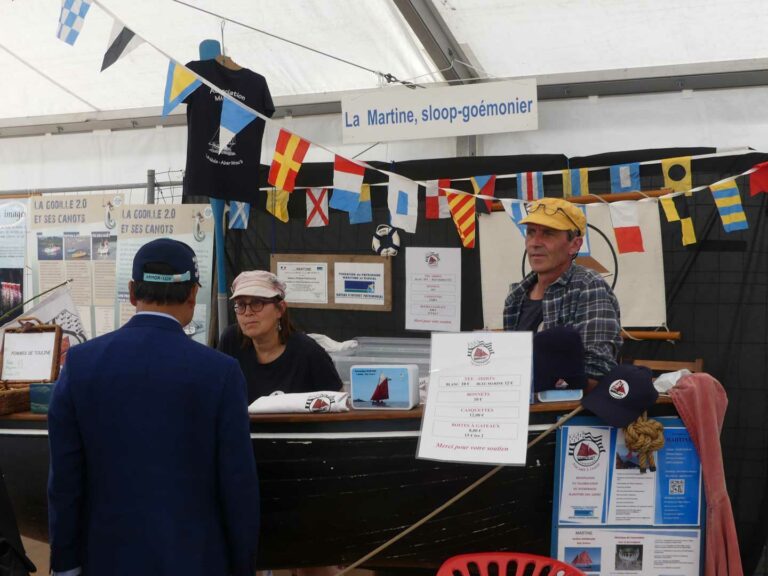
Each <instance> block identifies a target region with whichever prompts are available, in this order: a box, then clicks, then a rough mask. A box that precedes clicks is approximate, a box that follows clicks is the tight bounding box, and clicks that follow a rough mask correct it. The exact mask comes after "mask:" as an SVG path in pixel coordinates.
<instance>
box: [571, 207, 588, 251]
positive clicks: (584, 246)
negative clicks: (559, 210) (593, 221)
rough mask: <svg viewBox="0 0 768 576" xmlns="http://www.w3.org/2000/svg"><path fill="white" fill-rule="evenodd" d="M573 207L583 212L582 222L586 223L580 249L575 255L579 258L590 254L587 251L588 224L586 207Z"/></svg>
mask: <svg viewBox="0 0 768 576" xmlns="http://www.w3.org/2000/svg"><path fill="white" fill-rule="evenodd" d="M574 206H576V208H578V209H579V210H581V211H582V212H584V222H586V226H584V242H582V243H581V248H579V253H578V254H577V257H579V258H581V257H585V256H589V255H590V254H591V252H590V249H589V222H588V221H587V207H586V205H584V204H574Z"/></svg>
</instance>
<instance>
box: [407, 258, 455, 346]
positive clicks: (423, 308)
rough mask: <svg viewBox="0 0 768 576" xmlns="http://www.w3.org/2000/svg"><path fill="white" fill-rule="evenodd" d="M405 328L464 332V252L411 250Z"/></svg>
mask: <svg viewBox="0 0 768 576" xmlns="http://www.w3.org/2000/svg"><path fill="white" fill-rule="evenodd" d="M405 281H406V285H405V329H406V330H430V331H433V332H458V331H460V330H461V249H460V248H411V247H409V248H407V249H406V251H405Z"/></svg>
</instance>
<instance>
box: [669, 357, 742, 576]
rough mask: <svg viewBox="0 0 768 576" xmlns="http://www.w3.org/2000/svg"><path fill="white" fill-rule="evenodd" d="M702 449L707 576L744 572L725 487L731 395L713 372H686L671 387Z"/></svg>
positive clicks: (700, 452)
mask: <svg viewBox="0 0 768 576" xmlns="http://www.w3.org/2000/svg"><path fill="white" fill-rule="evenodd" d="M669 395H670V396H671V397H672V401H673V402H674V404H675V408H677V411H678V413H679V414H680V417H681V418H682V419H683V422H684V423H685V426H686V428H688V433H689V434H690V435H691V439H692V440H693V444H694V446H696V451H697V452H698V453H699V459H700V460H701V468H702V473H703V476H704V492H705V494H706V496H707V526H706V531H707V543H706V555H705V566H704V575H705V576H743V575H744V572H743V570H742V567H741V555H740V554H739V542H738V540H737V539H736V526H735V524H734V521H733V510H732V509H731V500H730V498H729V497H728V491H727V489H726V487H725V472H724V470H723V454H722V451H721V449H720V431H721V429H722V427H723V418H724V417H725V409H726V408H727V407H728V397H727V396H726V394H725V389H724V388H723V386H722V384H720V382H718V381H717V380H715V379H714V378H713V377H712V376H710V375H709V374H705V373H703V372H698V373H695V374H691V375H689V376H683V377H682V378H680V380H679V381H678V383H677V384H676V385H675V386H674V387H673V388H672V389H671V390H670V391H669Z"/></svg>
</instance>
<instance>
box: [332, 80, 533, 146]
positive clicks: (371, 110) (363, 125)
mask: <svg viewBox="0 0 768 576" xmlns="http://www.w3.org/2000/svg"><path fill="white" fill-rule="evenodd" d="M341 119H342V137H343V141H344V143H345V144H356V143H363V142H390V141H394V140H416V139H422V138H441V137H454V136H469V135H473V134H496V133H499V132H519V131H521V130H536V129H537V128H538V126H539V114H538V103H537V99H536V80H535V79H534V78H527V79H524V80H505V81H503V82H488V83H484V84H472V85H466V86H446V87H440V88H426V89H423V88H416V89H412V88H406V87H392V88H386V89H382V90H377V91H374V92H363V93H357V94H349V95H345V96H343V97H342V99H341Z"/></svg>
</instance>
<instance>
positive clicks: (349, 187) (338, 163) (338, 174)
mask: <svg viewBox="0 0 768 576" xmlns="http://www.w3.org/2000/svg"><path fill="white" fill-rule="evenodd" d="M364 177H365V168H364V167H362V166H360V165H359V164H355V163H354V162H352V161H351V160H347V159H346V158H343V157H341V156H338V155H336V156H335V157H334V159H333V197H332V198H331V204H330V206H331V208H333V209H335V210H343V211H344V212H349V213H350V214H351V213H352V212H354V211H355V210H357V205H358V204H359V203H360V189H361V188H362V186H363V178H364Z"/></svg>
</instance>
